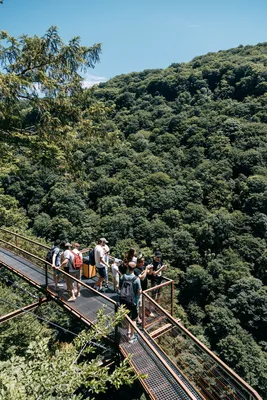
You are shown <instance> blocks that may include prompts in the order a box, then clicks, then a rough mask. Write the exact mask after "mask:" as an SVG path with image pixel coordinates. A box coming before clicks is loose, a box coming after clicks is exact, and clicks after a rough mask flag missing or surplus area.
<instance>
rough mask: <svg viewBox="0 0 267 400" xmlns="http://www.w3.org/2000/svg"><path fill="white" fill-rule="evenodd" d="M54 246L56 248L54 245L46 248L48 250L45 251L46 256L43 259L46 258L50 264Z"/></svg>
mask: <svg viewBox="0 0 267 400" xmlns="http://www.w3.org/2000/svg"><path fill="white" fill-rule="evenodd" d="M55 248H56V246H55V245H54V246H52V247H51V249H49V250H48V252H47V254H46V257H45V260H46V261H47V262H49V263H50V264H52V260H53V254H54V251H55Z"/></svg>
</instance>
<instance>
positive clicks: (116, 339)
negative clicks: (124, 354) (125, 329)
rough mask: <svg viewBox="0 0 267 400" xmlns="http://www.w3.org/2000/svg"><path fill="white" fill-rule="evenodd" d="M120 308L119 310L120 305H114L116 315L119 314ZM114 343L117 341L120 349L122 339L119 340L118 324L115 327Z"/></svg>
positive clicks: (116, 343)
mask: <svg viewBox="0 0 267 400" xmlns="http://www.w3.org/2000/svg"><path fill="white" fill-rule="evenodd" d="M118 308H119V306H118V303H116V304H115V305H114V312H115V314H116V313H117V311H118ZM114 341H115V345H116V347H117V348H118V349H119V342H120V338H119V325H118V324H117V325H116V326H115V331H114Z"/></svg>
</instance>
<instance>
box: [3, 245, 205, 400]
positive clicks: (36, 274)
mask: <svg viewBox="0 0 267 400" xmlns="http://www.w3.org/2000/svg"><path fill="white" fill-rule="evenodd" d="M0 264H1V265H2V266H4V267H6V268H8V269H9V270H10V271H13V272H14V273H15V274H16V275H18V276H20V277H21V278H23V279H24V280H26V281H27V282H29V283H30V284H32V285H34V286H35V287H37V288H39V289H41V290H43V291H45V290H46V285H45V281H46V273H45V270H43V269H41V268H40V267H38V266H36V264H35V263H32V262H30V261H28V260H26V259H24V258H23V257H21V256H18V255H17V254H15V253H13V252H12V251H10V250H7V249H5V248H2V247H1V248H0ZM47 292H48V294H49V295H51V296H52V298H54V299H55V300H57V301H58V302H61V303H62V305H63V307H65V308H67V309H68V310H69V311H70V312H71V313H72V314H74V315H76V316H78V317H79V318H81V319H82V320H83V321H84V323H85V324H87V325H91V324H93V323H94V322H95V321H96V319H97V311H99V310H100V309H101V308H102V307H103V306H104V305H105V313H106V314H108V315H114V311H115V305H116V303H115V302H114V300H113V299H109V298H108V297H106V296H104V295H102V294H100V293H98V292H96V291H94V290H93V289H92V288H90V287H89V286H88V285H86V284H85V283H82V287H81V296H80V297H78V298H77V299H76V301H75V303H72V302H67V299H68V297H69V295H68V294H67V291H65V290H64V289H63V288H62V289H60V290H59V291H55V288H54V282H53V277H52V274H51V273H48V290H47ZM114 296H116V295H115V294H114ZM136 330H137V333H138V340H137V342H135V343H133V344H129V343H128V342H127V338H126V331H125V329H124V328H121V332H120V334H121V335H120V336H121V340H120V349H121V352H122V354H123V355H124V356H125V357H127V356H128V355H129V354H133V357H132V360H131V363H132V366H133V367H134V369H135V371H136V372H138V373H142V374H147V375H148V377H147V379H144V380H142V382H141V383H142V384H143V386H144V388H145V389H146V390H147V392H148V394H149V395H150V397H151V399H155V400H157V399H159V400H170V399H177V400H179V399H184V400H187V399H188V400H190V399H202V396H200V395H198V394H197V392H196V391H195V389H194V388H193V387H192V385H190V383H189V382H187V380H186V379H185V378H184V377H182V375H180V376H178V377H176V376H175V373H174V374H172V371H171V368H170V367H169V364H168V362H167V356H162V355H161V356H160V357H159V356H158V354H157V352H156V351H155V350H154V346H153V344H150V343H149V341H148V339H147V337H146V336H145V335H144V333H142V332H141V331H140V330H139V329H138V328H137V329H136Z"/></svg>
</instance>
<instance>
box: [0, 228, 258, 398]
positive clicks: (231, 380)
mask: <svg viewBox="0 0 267 400" xmlns="http://www.w3.org/2000/svg"><path fill="white" fill-rule="evenodd" d="M0 234H2V237H0V243H1V247H0V266H2V267H5V268H7V269H9V270H10V271H12V272H14V273H15V274H16V275H18V276H20V277H21V278H23V279H24V280H26V281H27V282H28V283H30V284H31V285H34V286H35V287H37V288H38V289H39V290H41V291H43V292H44V293H45V295H46V296H47V297H49V298H51V299H53V300H55V301H57V302H58V303H59V304H60V305H61V306H63V307H64V308H65V309H67V310H69V311H70V312H71V313H72V314H73V315H75V316H77V317H78V318H80V319H81V320H82V321H83V322H84V323H85V324H86V325H88V326H91V325H93V324H94V323H95V322H96V320H97V312H98V311H99V310H101V309H102V308H103V306H105V311H104V312H105V314H106V315H107V316H109V315H110V316H112V317H113V316H114V314H115V313H116V311H117V308H118V306H117V300H118V299H117V295H116V294H115V293H109V294H108V293H107V294H105V295H104V294H102V293H99V292H97V291H96V290H94V289H93V288H92V286H93V284H94V281H93V280H86V281H82V282H80V281H78V282H80V284H81V296H80V297H77V298H76V301H75V302H68V301H67V300H68V298H69V294H68V292H67V291H66V289H64V287H61V288H60V289H59V290H56V289H55V286H54V281H53V276H52V268H50V267H51V265H49V263H47V262H46V261H44V258H45V254H46V252H47V246H46V245H43V244H40V243H38V242H35V241H34V240H31V239H28V238H25V237H23V236H22V235H20V234H17V233H14V232H10V231H8V230H6V229H2V228H0ZM3 236H4V238H3ZM18 240H24V242H23V247H19V246H18ZM13 241H15V244H13V243H12V242H13ZM20 246H21V245H20ZM30 251H31V252H30ZM33 251H34V252H35V254H33ZM37 254H38V256H37ZM63 274H65V275H68V274H66V273H63ZM72 279H74V280H75V278H72ZM169 283H171V282H170V280H169V282H167V281H166V282H165V283H163V284H162V285H161V286H162V287H161V297H162V299H163V305H164V307H163V306H160V304H158V303H156V302H155V301H154V300H153V299H152V298H151V297H150V296H149V292H150V291H151V289H148V290H147V291H145V292H144V294H143V308H142V311H143V325H142V327H143V330H142V331H141V330H140V329H139V328H137V327H134V329H135V331H136V333H137V336H138V340H137V341H136V342H134V343H132V344H129V343H128V340H127V335H126V332H127V330H126V325H127V324H132V321H131V320H130V319H129V318H128V317H126V318H125V321H124V323H123V324H122V326H121V327H120V328H118V329H115V331H114V335H113V340H114V342H115V344H118V345H119V348H120V351H121V353H122V354H123V355H124V356H125V357H127V356H128V355H129V354H131V355H132V358H131V361H130V362H131V365H132V366H133V368H134V370H135V371H136V372H137V373H139V374H147V378H145V379H140V382H141V383H142V385H143V387H144V388H145V390H146V391H147V393H148V394H149V396H150V398H151V399H153V400H172V399H174V400H190V399H191V400H201V399H207V400H217V399H221V398H223V399H224V400H262V399H261V397H260V396H259V395H258V393H257V392H256V391H255V390H254V389H252V388H251V387H250V386H249V385H248V384H247V383H246V382H244V381H243V380H242V379H241V378H240V377H239V376H238V375H237V374H235V373H234V372H233V371H232V370H231V369H230V368H229V367H227V366H226V365H225V364H224V363H223V362H222V361H221V360H220V359H219V358H218V357H216V356H215V355H214V354H213V353H212V352H211V351H210V350H209V349H207V348H206V347H205V346H204V345H203V344H202V343H201V342H199V341H198V339H197V338H195V337H194V336H193V335H192V334H191V333H190V332H189V331H187V330H186V329H185V328H184V327H183V326H182V325H181V324H179V322H177V320H175V318H174V317H173V315H172V314H173V307H172V302H173V285H170V284H169ZM170 288H171V291H169V289H170ZM167 292H169V293H170V297H169V298H168V296H167V295H166V293H167ZM43 300H44V301H45V300H46V299H43ZM34 305H36V303H34V304H32V305H29V306H26V307H33V306H34ZM26 307H25V308H26ZM165 307H167V308H169V309H170V311H169V312H168V310H166V309H165ZM151 310H153V312H154V313H155V315H154V317H153V318H152V320H149V317H148V316H147V314H149V312H148V313H147V311H151ZM21 311H22V310H21ZM14 315H16V312H15V313H14ZM3 320H5V319H4V318H3ZM0 321H1V320H0ZM132 326H133V325H132ZM153 330H154V331H153ZM163 334H171V335H172V337H173V338H177V339H178V340H179V341H182V345H183V347H184V349H185V351H186V356H187V357H186V359H187V361H186V360H185V359H184V357H183V355H182V353H181V356H180V358H179V360H178V362H176V364H174V363H173V361H172V360H171V359H170V357H169V356H168V355H167V354H166V353H165V352H164V351H163V350H162V348H161V346H160V341H159V342H158V338H159V337H160V336H161V335H163ZM180 351H181V347H179V348H178V353H179V354H180ZM172 358H173V357H172ZM185 361H186V362H185ZM196 362H197V363H198V366H199V365H202V375H200V376H198V379H195V376H194V375H196V373H195V372H196V369H195V366H196V365H197V364H196ZM198 369H199V367H198ZM193 382H194V383H193ZM211 382H212V383H211ZM199 383H200V384H199Z"/></svg>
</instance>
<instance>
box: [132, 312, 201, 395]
mask: <svg viewBox="0 0 267 400" xmlns="http://www.w3.org/2000/svg"><path fill="white" fill-rule="evenodd" d="M125 318H126V320H127V322H128V323H129V324H130V325H132V327H133V328H134V329H135V331H136V332H137V333H138V335H139V337H140V338H142V341H143V342H145V343H146V345H147V346H148V347H149V348H150V350H152V352H153V353H154V354H155V355H156V356H157V358H158V359H159V360H160V361H161V363H162V364H163V365H164V367H165V368H166V369H167V370H168V372H169V373H170V374H171V375H172V377H173V378H174V379H175V380H176V382H177V383H178V384H179V385H180V386H181V387H182V388H183V390H184V391H185V392H186V394H187V395H188V396H189V397H190V399H192V400H197V398H196V397H195V396H194V395H193V394H192V393H191V392H190V391H189V389H188V388H187V387H186V386H185V384H184V383H183V382H182V381H181V379H180V378H179V377H178V376H177V375H176V374H175V372H174V371H173V370H172V369H171V367H170V366H169V365H168V364H167V363H166V361H165V360H164V358H163V357H162V356H161V355H160V354H159V353H158V351H157V350H156V349H155V348H154V346H153V345H152V344H151V343H150V342H149V340H148V339H147V338H146V337H145V335H144V334H143V332H141V331H140V329H139V328H138V327H137V326H136V325H134V324H133V321H132V320H131V319H130V318H129V317H128V315H126V317H125Z"/></svg>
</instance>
